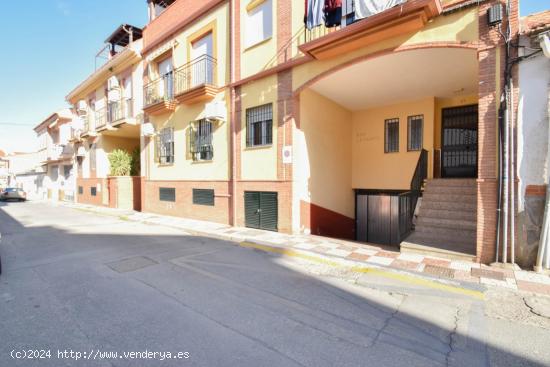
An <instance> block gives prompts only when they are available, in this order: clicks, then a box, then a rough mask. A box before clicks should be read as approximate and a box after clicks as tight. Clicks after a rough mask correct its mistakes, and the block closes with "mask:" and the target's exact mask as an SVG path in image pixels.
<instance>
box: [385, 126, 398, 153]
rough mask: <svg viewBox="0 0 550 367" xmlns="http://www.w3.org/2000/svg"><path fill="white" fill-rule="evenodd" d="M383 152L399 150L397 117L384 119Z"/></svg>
mask: <svg viewBox="0 0 550 367" xmlns="http://www.w3.org/2000/svg"><path fill="white" fill-rule="evenodd" d="M384 130H385V131H384V153H393V152H399V119H389V120H386V121H385V129H384Z"/></svg>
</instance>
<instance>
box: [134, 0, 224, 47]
mask: <svg viewBox="0 0 550 367" xmlns="http://www.w3.org/2000/svg"><path fill="white" fill-rule="evenodd" d="M226 1H227V0H200V1H196V0H177V1H175V2H174V3H173V4H172V5H170V6H169V7H168V8H167V9H166V10H165V11H164V12H163V13H162V14H161V15H160V16H158V17H157V18H156V19H155V20H153V21H152V22H151V23H149V24H148V25H147V27H145V29H144V31H143V53H144V54H146V53H147V52H149V51H151V50H152V49H153V48H155V47H157V46H159V45H160V44H162V43H163V42H166V41H168V40H169V39H170V38H171V37H172V36H174V35H175V34H176V33H177V32H179V31H180V30H181V29H183V28H184V27H185V26H187V25H189V24H191V23H192V22H193V21H195V20H196V19H198V18H199V17H200V16H202V15H204V14H205V13H206V12H207V11H209V10H210V9H211V8H213V7H215V6H217V5H219V4H221V3H224V2H226ZM144 7H145V2H144ZM144 11H145V9H144Z"/></svg>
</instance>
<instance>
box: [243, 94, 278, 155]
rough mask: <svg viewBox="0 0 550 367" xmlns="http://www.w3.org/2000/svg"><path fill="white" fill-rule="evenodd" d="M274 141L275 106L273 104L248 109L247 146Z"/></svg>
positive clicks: (268, 143) (267, 143) (269, 143)
mask: <svg viewBox="0 0 550 367" xmlns="http://www.w3.org/2000/svg"><path fill="white" fill-rule="evenodd" d="M272 143H273V107H272V105H271V104H266V105H263V106H258V107H254V108H249V109H247V110H246V146H247V147H254V146H261V145H271V144H272Z"/></svg>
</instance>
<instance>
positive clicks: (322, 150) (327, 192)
mask: <svg viewBox="0 0 550 367" xmlns="http://www.w3.org/2000/svg"><path fill="white" fill-rule="evenodd" d="M351 128H352V113H351V112H350V111H348V110H346V109H345V108H343V107H342V106H340V105H338V104H336V103H334V102H333V101H331V100H329V99H327V98H325V97H323V96H321V95H320V94H317V93H315V92H313V91H311V90H306V91H304V93H302V94H301V95H300V129H298V130H297V131H296V134H295V136H296V139H297V142H296V143H297V144H295V151H294V175H295V177H294V179H295V181H297V182H298V185H296V186H295V187H296V191H297V192H295V200H303V201H306V202H311V203H314V204H316V205H319V206H321V207H323V208H327V209H330V210H333V211H335V212H338V213H340V214H343V215H345V216H347V217H350V218H353V217H354V215H355V214H354V205H355V204H354V194H353V190H352V185H351V168H352V145H351V144H350V139H351Z"/></svg>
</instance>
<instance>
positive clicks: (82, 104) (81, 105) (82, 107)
mask: <svg viewBox="0 0 550 367" xmlns="http://www.w3.org/2000/svg"><path fill="white" fill-rule="evenodd" d="M87 110H88V103H86V101H85V100H83V99H81V100H80V101H78V103H77V104H76V111H77V112H78V113H82V112H86V111H87Z"/></svg>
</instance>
